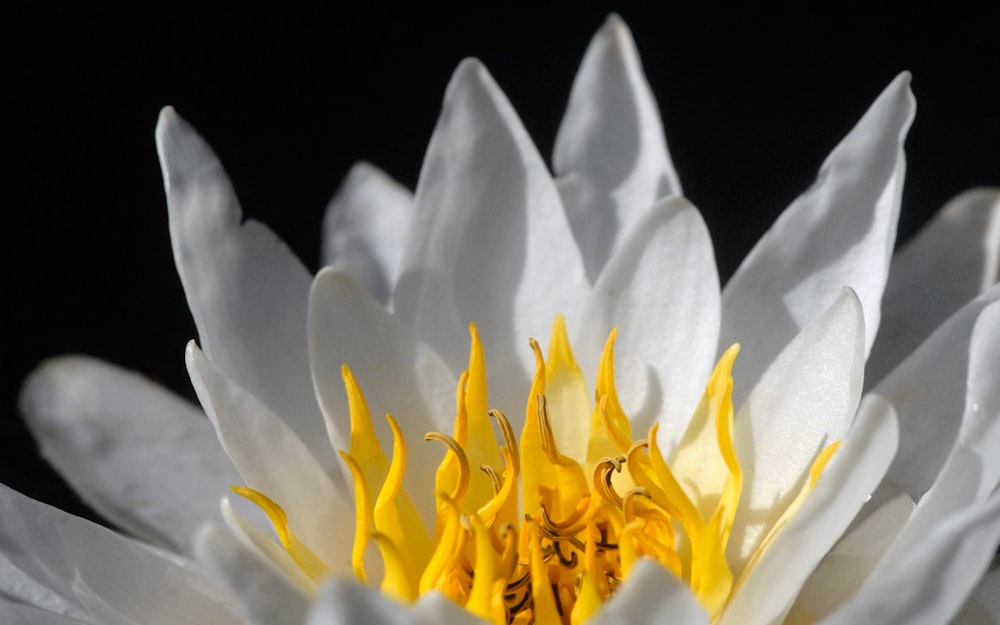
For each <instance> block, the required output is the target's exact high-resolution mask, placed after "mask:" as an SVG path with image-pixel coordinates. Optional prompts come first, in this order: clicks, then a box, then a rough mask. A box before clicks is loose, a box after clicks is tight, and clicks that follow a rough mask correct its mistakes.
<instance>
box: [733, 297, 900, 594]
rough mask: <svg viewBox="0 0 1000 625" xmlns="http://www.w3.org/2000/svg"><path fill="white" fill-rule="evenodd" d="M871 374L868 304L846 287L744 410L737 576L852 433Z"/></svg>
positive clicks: (739, 419)
mask: <svg viewBox="0 0 1000 625" xmlns="http://www.w3.org/2000/svg"><path fill="white" fill-rule="evenodd" d="M741 356H742V353H741ZM737 360H739V359H737ZM863 370H864V319H863V318H862V312H861V303H860V302H859V301H858V298H857V296H856V295H855V294H854V292H853V291H851V290H850V289H845V290H844V291H843V292H842V294H841V296H840V297H839V298H838V299H837V301H835V302H834V303H833V305H832V306H830V307H829V308H828V309H827V310H826V311H825V312H824V313H823V314H822V315H820V316H819V317H817V318H816V319H815V320H814V321H813V322H812V323H810V324H809V325H808V326H806V328H805V329H803V330H802V332H800V333H799V335H798V336H796V337H795V338H794V339H793V340H792V342H791V343H789V344H788V345H787V346H786V347H785V348H784V349H783V350H782V352H781V353H780V354H779V355H778V357H777V358H776V359H775V360H774V362H773V363H772V364H771V366H770V367H768V369H767V371H765V372H764V375H763V376H762V377H761V379H760V382H758V383H757V385H756V386H755V387H754V389H753V391H751V392H750V397H749V398H748V399H747V400H746V402H745V403H744V404H743V405H742V406H741V407H740V409H739V411H738V412H737V413H736V418H735V427H734V433H733V439H734V443H735V446H736V454H737V456H738V457H739V459H740V464H741V466H742V468H743V473H744V485H743V494H742V496H741V497H740V504H739V508H738V510H737V513H736V517H735V521H734V523H733V530H732V536H731V538H730V541H729V549H728V551H727V559H728V560H729V561H730V562H731V563H735V566H734V572H738V571H739V570H740V569H742V566H743V565H744V564H745V563H746V561H747V559H748V558H749V557H750V556H751V554H753V552H754V551H755V550H756V549H757V547H758V546H759V545H760V544H761V541H762V540H763V539H764V537H765V536H766V535H767V533H768V531H769V530H770V528H771V526H773V524H774V523H775V522H776V521H777V520H778V519H779V518H780V517H781V515H782V514H783V512H784V510H785V508H786V507H787V506H788V505H789V504H790V503H791V502H792V500H793V499H794V498H795V497H796V495H797V493H798V492H799V491H800V490H801V487H802V485H803V484H805V480H806V479H807V478H808V473H809V468H810V466H811V465H812V463H813V460H814V459H815V458H816V456H817V455H818V454H819V452H820V451H821V450H822V449H823V448H824V447H826V446H827V445H830V444H831V443H833V442H834V441H837V440H841V439H843V438H844V436H845V435H846V434H847V432H848V428H849V427H850V425H851V422H852V420H853V419H854V414H855V410H856V409H857V406H858V400H859V398H860V395H861V383H862V374H863ZM741 382H742V380H740V379H738V378H735V375H734V383H735V384H739V383H741ZM734 388H735V387H734ZM879 477H880V478H881V474H880V475H879ZM877 483H878V482H877V481H876V482H875V483H874V484H872V488H874V487H875V485H876V484H877ZM869 493H871V490H869V491H867V492H865V496H867V495H868V494H869ZM811 499H812V497H810V500H811ZM852 516H853V515H852ZM803 581H804V580H803Z"/></svg>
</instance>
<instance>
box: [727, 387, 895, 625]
mask: <svg viewBox="0 0 1000 625" xmlns="http://www.w3.org/2000/svg"><path fill="white" fill-rule="evenodd" d="M898 440H899V425H898V423H897V421H896V418H895V415H894V414H893V411H892V406H891V405H889V404H888V403H887V402H885V401H883V400H881V399H880V398H877V397H866V398H865V401H864V402H863V403H862V405H861V408H860V410H859V413H858V417H857V419H856V421H855V423H854V426H853V427H852V428H851V432H850V434H849V435H848V436H847V439H846V440H844V442H843V444H842V445H841V447H840V449H839V450H838V451H837V453H836V455H834V456H833V459H832V460H830V463H829V464H828V465H827V466H826V469H825V470H824V471H823V474H822V475H821V476H820V479H819V481H818V482H817V483H816V486H815V487H814V489H813V490H812V492H810V493H809V494H808V496H807V497H806V499H805V502H804V503H803V504H802V507H801V508H800V509H799V510H798V512H797V513H796V514H795V515H794V516H792V517H791V519H790V520H789V521H788V524H787V525H786V526H785V527H784V528H783V529H781V531H780V532H779V533H778V534H777V535H776V536H775V537H774V539H773V541H771V543H770V545H768V547H767V549H766V550H765V551H764V552H763V553H762V554H761V556H760V558H759V559H758V560H757V561H756V563H755V564H754V566H753V568H750V569H748V570H747V574H746V576H745V577H743V578H742V579H740V580H739V586H738V588H737V590H736V591H735V593H734V595H733V597H732V599H731V600H730V602H729V604H728V606H727V607H726V612H725V613H724V615H723V618H722V620H721V621H720V622H719V625H733V624H735V623H741V624H747V625H756V624H759V625H764V624H767V623H776V622H780V621H781V619H782V618H783V617H784V615H785V613H786V611H787V610H789V609H790V608H791V606H792V603H793V602H794V601H795V597H796V595H797V594H798V592H799V590H800V589H801V588H802V585H803V584H804V583H805V582H806V580H807V578H808V577H809V575H810V573H812V571H813V570H814V568H815V567H816V565H817V564H818V563H819V562H820V560H821V559H822V557H823V555H824V554H826V553H827V551H829V549H830V548H831V547H832V546H833V544H834V543H835V542H836V541H837V539H838V538H839V537H840V536H841V535H842V534H843V533H844V531H845V530H846V529H847V527H848V526H849V525H850V523H851V519H853V518H854V516H855V515H856V514H857V513H858V510H859V509H860V508H861V506H862V505H863V504H864V503H865V500H866V499H867V498H868V493H870V492H871V491H872V489H874V488H875V486H876V485H877V484H878V482H879V480H881V479H882V476H883V475H885V471H886V469H887V468H888V467H889V463H890V462H891V461H892V454H893V452H894V451H895V449H896V444H897V442H898ZM859 622H863V621H859Z"/></svg>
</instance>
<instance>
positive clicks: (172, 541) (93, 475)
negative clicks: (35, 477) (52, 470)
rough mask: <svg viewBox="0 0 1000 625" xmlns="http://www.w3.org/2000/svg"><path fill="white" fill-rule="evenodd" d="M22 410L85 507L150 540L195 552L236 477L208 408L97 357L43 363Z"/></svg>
mask: <svg viewBox="0 0 1000 625" xmlns="http://www.w3.org/2000/svg"><path fill="white" fill-rule="evenodd" d="M20 407H21V413H22V414H23V415H24V417H25V420H26V421H27V423H28V426H29V427H30V428H31V430H32V431H33V432H34V434H35V437H36V438H37V439H38V442H39V445H40V446H41V449H42V454H43V455H44V456H45V457H46V458H47V459H48V460H49V462H51V463H52V464H53V466H55V467H56V469H58V470H59V472H60V474H61V475H62V476H63V477H64V478H65V479H66V481H68V482H69V483H70V484H71V485H72V486H73V488H74V489H75V490H76V491H77V492H78V493H80V496H81V497H83V499H84V501H86V502H87V503H88V504H90V505H91V506H92V507H93V508H94V509H95V510H97V511H98V512H100V513H101V514H102V515H104V516H105V517H106V518H107V519H109V520H111V521H112V522H114V523H115V524H117V525H119V526H121V527H122V528H124V529H126V530H128V531H130V532H132V533H134V534H135V535H137V536H140V537H142V538H144V539H145V540H148V541H150V542H152V543H156V544H159V545H162V546H165V547H169V548H171V549H174V550H178V549H181V550H187V549H189V548H190V541H191V536H192V535H193V534H194V530H195V529H196V528H197V527H198V526H199V525H200V524H201V523H203V522H204V521H205V520H207V519H209V518H211V517H212V516H213V515H214V514H215V510H216V506H217V502H218V501H219V497H220V496H221V495H222V494H223V493H224V492H226V488H227V487H228V486H229V484H231V483H232V479H233V478H235V477H236V472H235V471H234V470H233V468H232V465H231V464H230V462H229V459H228V458H227V457H226V454H225V453H224V452H223V451H222V448H221V447H219V443H218V441H217V440H216V438H215V435H214V433H213V432H212V426H211V424H210V423H209V422H208V420H207V419H205V415H204V414H202V412H201V411H200V410H198V409H197V408H196V407H195V406H192V405H191V404H189V403H188V402H186V401H184V400H183V399H181V398H180V397H178V396H176V395H174V394H172V393H170V392H169V391H167V390H166V389H164V388H162V387H160V386H157V385H156V384H154V383H153V382H151V381H150V380H148V379H147V378H144V377H142V376H140V375H138V374H136V373H132V372H130V371H126V370H124V369H119V368H118V367H115V366H113V365H110V364H107V363H104V362H101V361H99V360H96V359H93V358H85V357H82V356H63V357H60V358H55V359H52V360H49V361H46V362H45V363H43V364H42V365H41V366H40V367H39V368H38V369H36V370H35V372H34V373H32V374H31V376H30V377H29V378H28V380H27V381H26V382H25V385H24V388H23V389H22V391H21V398H20Z"/></svg>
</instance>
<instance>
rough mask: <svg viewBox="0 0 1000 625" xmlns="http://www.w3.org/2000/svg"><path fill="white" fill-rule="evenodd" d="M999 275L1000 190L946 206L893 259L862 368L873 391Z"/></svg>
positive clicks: (978, 192)
mask: <svg viewBox="0 0 1000 625" xmlns="http://www.w3.org/2000/svg"><path fill="white" fill-rule="evenodd" d="M998 272H1000V189H973V190H971V191H966V192H965V193H963V194H962V195H959V196H958V197H956V198H955V199H953V200H952V201H950V202H948V204H946V205H945V207H944V208H942V209H941V211H940V212H939V213H938V214H937V216H935V217H934V220H933V221H931V222H930V223H929V224H928V225H927V226H926V227H924V229H923V230H921V231H920V234H918V235H917V237H916V238H914V239H913V240H912V241H910V242H909V243H907V244H906V245H905V246H904V247H903V248H901V249H900V250H899V251H898V252H897V253H896V255H895V256H894V257H893V259H892V267H891V268H890V270H889V283H888V284H887V285H886V289H885V297H884V298H883V299H882V325H881V327H880V328H879V333H878V336H877V337H876V340H875V345H874V347H873V348H872V353H871V356H869V358H868V363H867V364H866V365H865V379H866V382H867V383H866V387H869V388H871V387H874V386H875V384H876V383H878V382H880V381H881V380H882V379H883V378H884V377H885V376H886V375H888V374H889V373H890V372H891V371H892V369H893V368H894V367H895V366H896V365H898V364H899V363H900V362H902V360H903V359H904V358H906V357H907V356H908V355H909V354H910V353H911V352H913V350H914V349H916V348H917V346H919V345H920V344H921V343H922V342H923V341H924V339H926V338H927V337H928V336H930V334H931V333H932V332H933V331H934V330H935V329H936V328H937V327H938V326H940V325H941V324H942V323H943V322H944V321H945V320H946V319H948V317H950V316H951V315H952V313H954V312H956V311H957V310H958V309H959V308H961V307H962V306H963V305H964V304H965V303H966V302H968V301H970V300H972V299H973V298H975V297H977V296H979V295H980V294H982V293H985V292H986V291H987V290H988V289H989V288H990V287H991V286H993V285H994V284H995V283H996V282H997V279H998Z"/></svg>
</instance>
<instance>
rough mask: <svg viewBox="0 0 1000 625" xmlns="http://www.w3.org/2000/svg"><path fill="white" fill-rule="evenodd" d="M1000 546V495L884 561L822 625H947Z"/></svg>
mask: <svg viewBox="0 0 1000 625" xmlns="http://www.w3.org/2000/svg"><path fill="white" fill-rule="evenodd" d="M998 540H1000V492H998V493H995V494H994V495H993V496H992V497H990V498H989V499H987V500H986V501H985V502H984V503H983V504H981V505H977V506H972V507H970V508H968V509H966V510H963V511H962V512H960V513H958V514H955V515H954V516H952V517H950V518H948V519H947V520H945V521H944V522H943V523H941V524H939V525H937V526H935V527H933V528H932V529H931V531H930V532H929V533H926V534H925V535H924V536H923V540H921V541H920V543H919V544H918V545H916V546H915V547H914V548H912V549H911V550H909V551H907V552H905V553H900V554H899V557H898V558H895V559H892V560H891V561H890V560H889V559H883V560H882V565H880V566H879V567H877V568H876V569H875V571H874V572H873V573H872V574H871V576H869V578H868V581H867V582H866V583H865V585H864V586H862V588H861V590H859V591H858V593H857V594H856V595H854V597H852V598H851V600H850V601H848V602H847V603H846V604H844V605H843V606H841V608H840V609H839V610H837V611H836V612H835V613H834V614H832V615H831V616H829V617H827V618H826V619H823V620H822V621H820V623H822V625H848V624H852V625H853V624H854V623H864V622H869V621H870V620H871V615H873V614H877V615H878V616H879V622H880V623H886V624H887V625H897V624H898V625H903V624H906V625H937V624H939V623H947V622H949V621H950V620H951V618H952V617H953V616H955V614H956V613H957V612H958V611H959V609H960V608H961V607H962V604H963V603H965V600H966V599H967V598H968V596H969V594H970V593H971V592H972V591H973V588H974V587H975V585H976V582H977V581H978V580H979V579H980V577H982V575H983V573H984V572H985V571H986V567H987V565H988V564H989V562H990V560H991V559H992V558H993V554H994V553H995V552H996V546H997V541H998Z"/></svg>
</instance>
